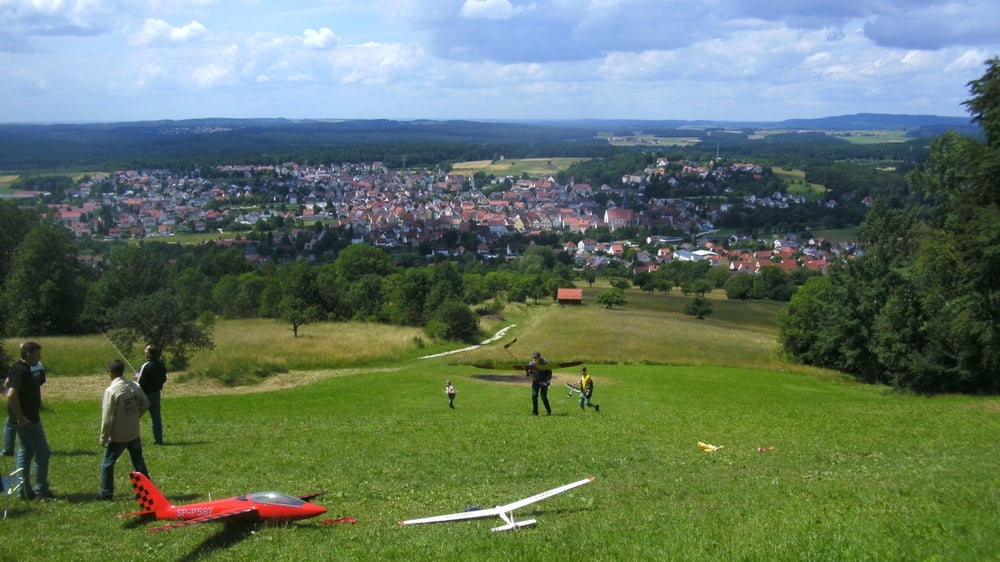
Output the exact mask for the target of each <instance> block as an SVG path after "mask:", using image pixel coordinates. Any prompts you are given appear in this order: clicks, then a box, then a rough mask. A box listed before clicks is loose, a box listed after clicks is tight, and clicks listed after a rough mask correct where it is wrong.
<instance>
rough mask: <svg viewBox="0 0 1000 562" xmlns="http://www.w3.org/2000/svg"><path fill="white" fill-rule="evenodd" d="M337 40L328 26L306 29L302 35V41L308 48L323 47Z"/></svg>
mask: <svg viewBox="0 0 1000 562" xmlns="http://www.w3.org/2000/svg"><path fill="white" fill-rule="evenodd" d="M336 42H337V35H336V34H335V33H334V32H333V31H331V30H330V28H328V27H324V28H322V29H320V30H315V29H307V30H306V31H305V33H304V34H303V37H302V43H303V44H305V46H306V47H309V48H310V49H325V48H327V47H329V46H330V45H333V44H335V43H336Z"/></svg>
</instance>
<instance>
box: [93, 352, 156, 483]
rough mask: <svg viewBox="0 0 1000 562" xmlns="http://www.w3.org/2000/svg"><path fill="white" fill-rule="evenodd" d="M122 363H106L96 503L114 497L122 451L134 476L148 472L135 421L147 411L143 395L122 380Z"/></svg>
mask: <svg viewBox="0 0 1000 562" xmlns="http://www.w3.org/2000/svg"><path fill="white" fill-rule="evenodd" d="M124 373H125V363H124V362H123V361H122V360H121V359H112V360H111V361H108V376H109V377H111V384H109V385H108V388H106V389H104V399H103V400H102V402H101V445H102V446H103V447H104V461H103V462H102V463H101V489H100V491H99V492H98V493H97V499H99V500H111V499H114V495H115V463H116V462H117V461H118V457H120V456H121V454H122V453H124V452H125V450H126V449H127V450H128V454H129V457H131V458H132V466H133V467H135V470H136V472H141V473H143V474H145V475H146V476H147V477H148V476H149V470H148V469H147V468H146V461H145V459H143V458H142V439H141V438H140V437H139V419H140V418H141V417H142V415H143V414H144V413H146V410H148V409H149V400H148V399H147V398H146V393H144V392H143V391H142V389H141V388H140V387H139V385H138V384H136V383H134V382H132V381H130V380H126V379H125V378H124V377H123V376H122V375H123V374H124Z"/></svg>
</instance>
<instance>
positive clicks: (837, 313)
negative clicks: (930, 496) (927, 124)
mask: <svg viewBox="0 0 1000 562" xmlns="http://www.w3.org/2000/svg"><path fill="white" fill-rule="evenodd" d="M969 88H970V91H971V93H972V97H971V98H970V99H969V100H968V101H967V102H966V106H967V107H968V109H969V112H970V113H971V115H972V118H973V120H974V121H975V122H977V123H979V124H980V125H982V127H983V130H984V131H985V142H978V141H977V140H975V139H972V138H969V137H964V136H961V135H958V134H956V133H954V132H948V133H944V134H942V135H941V136H939V137H937V138H935V139H934V141H933V142H932V143H931V155H930V159H929V161H928V162H927V163H926V164H925V165H923V166H921V167H920V168H918V169H914V170H913V171H911V172H910V174H908V176H907V181H908V184H909V186H910V188H911V190H913V191H914V192H917V193H920V194H921V195H923V196H924V202H923V204H919V205H918V204H907V205H905V206H902V207H894V206H892V205H890V204H889V202H888V201H887V200H885V199H880V200H879V201H878V202H877V204H876V206H875V207H874V208H873V209H872V210H871V211H870V212H869V213H868V215H867V216H866V217H865V221H864V223H863V224H862V226H861V228H860V230H859V239H858V243H859V245H860V246H861V247H862V248H863V249H864V251H863V253H861V254H860V255H859V256H857V257H856V258H855V259H853V260H850V261H847V262H845V263H843V264H841V265H840V266H839V267H836V268H833V269H832V270H831V271H830V273H829V275H827V276H824V277H817V278H814V279H811V280H809V281H807V282H806V283H805V285H804V286H803V287H802V288H801V289H799V290H798V291H797V292H796V294H795V295H794V296H793V297H792V300H791V303H790V308H789V309H788V311H787V314H785V315H783V316H782V317H781V318H780V328H781V344H782V346H783V348H784V350H785V352H786V353H788V354H789V356H791V357H792V358H794V359H796V360H799V361H802V362H803V363H807V364H811V365H817V366H822V367H829V368H833V369H837V370H840V371H844V372H847V373H851V374H854V375H855V376H857V377H859V378H861V379H863V380H866V381H870V382H873V383H882V384H887V385H891V386H893V387H895V388H901V389H908V390H913V391H916V392H921V393H946V392H964V393H988V394H997V393H998V392H1000V371H998V367H1000V333H998V319H1000V281H998V280H1000V262H998V260H997V258H998V255H1000V59H996V58H994V59H992V60H991V61H989V62H988V70H987V72H986V74H985V75H984V76H983V77H982V78H980V79H978V80H974V81H973V82H971V83H970V84H969Z"/></svg>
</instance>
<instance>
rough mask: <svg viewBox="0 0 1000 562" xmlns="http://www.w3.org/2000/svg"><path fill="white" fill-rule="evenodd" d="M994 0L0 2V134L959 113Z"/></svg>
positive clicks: (999, 41) (991, 43)
mask: <svg viewBox="0 0 1000 562" xmlns="http://www.w3.org/2000/svg"><path fill="white" fill-rule="evenodd" d="M997 56H1000V2H997V1H996V0H963V1H961V2H958V1H945V0H835V1H820V0H683V1H675V0H314V1H303V0H275V1H271V0H0V71H2V74H3V76H4V80H3V81H2V82H3V90H2V94H0V123H84V122H120V121H143V120H159V119H191V118H204V117H230V118H261V117H283V118H290V119H401V120H410V119H472V120H508V119H510V120H539V119H542V120H546V119H652V120H660V119H682V120H695V119H709V120H727V121H778V120H783V119H791V118H814V117H826V116H833V115H848V114H854V113H893V114H929V115H943V116H968V111H967V110H966V108H965V106H964V105H963V104H962V102H963V101H965V100H967V99H969V97H970V93H969V88H968V83H969V81H970V80H975V79H977V78H980V77H981V76H983V74H984V73H985V71H986V65H985V63H986V61H987V60H989V59H992V58H994V57H997Z"/></svg>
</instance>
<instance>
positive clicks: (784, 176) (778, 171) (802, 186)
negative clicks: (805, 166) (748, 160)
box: [771, 166, 826, 199]
mask: <svg viewBox="0 0 1000 562" xmlns="http://www.w3.org/2000/svg"><path fill="white" fill-rule="evenodd" d="M771 171H772V172H773V173H774V175H775V176H777V177H778V179H780V180H782V181H783V182H785V185H786V186H788V191H789V193H794V194H797V195H805V196H806V197H809V198H812V199H815V198H817V197H822V196H823V194H825V193H826V186H824V185H821V184H818V183H807V182H806V173H805V172H804V171H802V170H786V169H784V168H779V167H778V166H775V167H773V168H771Z"/></svg>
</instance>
